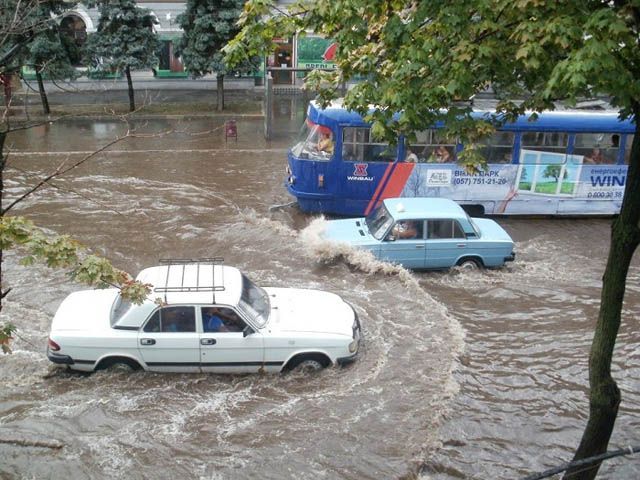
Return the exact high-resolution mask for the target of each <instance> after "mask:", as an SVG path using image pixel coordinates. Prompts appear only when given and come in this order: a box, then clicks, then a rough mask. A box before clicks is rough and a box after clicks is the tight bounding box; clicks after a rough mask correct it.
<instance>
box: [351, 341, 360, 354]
mask: <svg viewBox="0 0 640 480" xmlns="http://www.w3.org/2000/svg"><path fill="white" fill-rule="evenodd" d="M357 351H358V340H357V339H356V340H354V341H353V342H351V343H350V344H349V353H356V352H357Z"/></svg>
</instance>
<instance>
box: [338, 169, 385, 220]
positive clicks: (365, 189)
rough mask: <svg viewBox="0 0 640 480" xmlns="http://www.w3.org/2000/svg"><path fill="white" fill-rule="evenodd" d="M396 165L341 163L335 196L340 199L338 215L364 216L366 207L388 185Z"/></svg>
mask: <svg viewBox="0 0 640 480" xmlns="http://www.w3.org/2000/svg"><path fill="white" fill-rule="evenodd" d="M396 165H397V164H396V163H393V162H390V163H386V162H385V163H382V162H369V163H367V162H342V164H341V165H340V169H339V171H340V174H339V176H338V179H337V187H338V192H337V196H339V197H342V204H341V205H340V209H339V211H338V212H336V213H338V214H341V215H365V214H366V213H368V211H367V206H368V205H369V204H370V203H371V201H372V199H374V198H375V197H376V196H377V195H379V191H380V190H381V189H382V188H383V187H384V186H385V185H386V184H387V183H388V181H389V179H390V177H391V173H392V172H393V171H394V170H395V168H396Z"/></svg>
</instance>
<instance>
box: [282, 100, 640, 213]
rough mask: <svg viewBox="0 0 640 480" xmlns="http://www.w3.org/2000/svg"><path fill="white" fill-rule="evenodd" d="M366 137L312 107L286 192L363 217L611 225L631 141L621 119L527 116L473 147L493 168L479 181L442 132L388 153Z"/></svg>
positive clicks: (356, 124)
mask: <svg viewBox="0 0 640 480" xmlns="http://www.w3.org/2000/svg"><path fill="white" fill-rule="evenodd" d="M489 113H490V112H480V111H478V112H474V113H473V115H474V117H476V118H482V117H485V118H486V116H487V115H488V114H489ZM370 127H371V126H370V125H369V124H367V123H366V122H365V121H364V120H363V119H362V117H361V116H360V115H358V114H357V113H354V112H351V111H347V110H345V109H344V108H343V107H342V106H341V105H340V104H339V103H337V102H336V103H333V104H331V105H330V106H328V107H327V108H324V109H323V108H320V107H319V105H318V104H317V103H315V102H310V104H309V107H308V111H307V119H306V121H305V124H304V126H303V128H302V132H301V135H300V137H299V139H298V141H297V143H296V144H295V145H294V146H293V147H292V148H291V149H290V150H289V152H288V166H287V175H288V178H287V190H288V191H289V193H290V194H291V195H293V196H294V197H295V198H296V199H297V202H298V205H299V207H300V209H301V210H303V211H305V212H322V213H330V214H335V215H347V216H348V215H352V216H362V215H368V214H369V213H370V212H371V211H372V210H373V209H374V208H375V207H376V206H377V205H379V204H380V202H381V201H382V200H384V199H385V198H392V197H444V198H449V199H452V200H454V201H456V202H458V203H459V204H461V205H462V206H463V207H464V208H465V209H466V210H467V211H469V213H471V214H472V215H484V214H486V215H519V214H523V215H572V216H573V215H613V214H616V213H618V212H619V211H620V206H621V204H622V197H623V193H624V187H625V182H626V176H627V166H628V163H629V156H630V152H631V144H632V141H633V133H634V131H635V123H634V122H633V121H631V120H626V121H622V120H620V119H619V118H618V114H617V113H616V112H594V111H575V110H573V111H552V112H544V113H541V114H539V115H538V118H537V119H536V120H535V121H530V120H529V117H528V116H526V115H525V116H522V117H520V118H518V120H517V121H515V122H513V123H507V124H505V125H503V126H502V127H500V129H499V130H497V131H496V132H495V134H494V135H492V136H491V137H490V138H487V139H486V140H485V141H483V143H481V144H479V145H477V147H478V152H479V153H480V154H481V155H483V157H484V158H485V159H486V160H487V164H488V168H487V169H486V170H484V171H481V172H480V173H478V174H475V175H473V174H469V173H467V172H466V171H465V170H464V169H463V168H462V167H461V166H460V165H458V164H457V162H456V159H457V157H458V155H459V154H460V152H461V151H462V149H463V148H464V145H462V144H461V143H460V142H458V141H456V140H455V139H453V140H452V139H447V138H446V137H445V136H444V135H443V130H442V129H441V128H430V129H426V130H424V131H421V132H418V133H417V135H416V140H415V141H413V142H411V143H409V142H408V141H407V139H405V138H402V137H401V138H399V139H398V142H397V145H390V144H388V143H385V142H384V141H382V140H378V139H376V138H374V135H372V132H371V128H370ZM327 139H329V140H330V142H327ZM327 143H328V144H329V145H328V146H327Z"/></svg>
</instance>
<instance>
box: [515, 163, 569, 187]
mask: <svg viewBox="0 0 640 480" xmlns="http://www.w3.org/2000/svg"><path fill="white" fill-rule="evenodd" d="M561 170H562V167H561V166H560V165H547V168H545V169H544V172H542V176H543V177H544V178H553V180H554V181H555V182H556V183H558V180H560V171H561ZM523 173H524V170H523ZM567 175H568V174H567V171H566V170H565V172H564V176H563V178H567ZM520 178H522V177H520Z"/></svg>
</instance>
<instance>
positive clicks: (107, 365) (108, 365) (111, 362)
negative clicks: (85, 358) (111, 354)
mask: <svg viewBox="0 0 640 480" xmlns="http://www.w3.org/2000/svg"><path fill="white" fill-rule="evenodd" d="M140 368H141V367H140V364H139V363H138V362H136V361H135V360H132V359H130V358H125V357H116V358H105V359H104V360H102V361H101V362H100V363H99V364H98V366H97V367H96V370H113V371H127V372H130V371H132V370H140Z"/></svg>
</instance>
